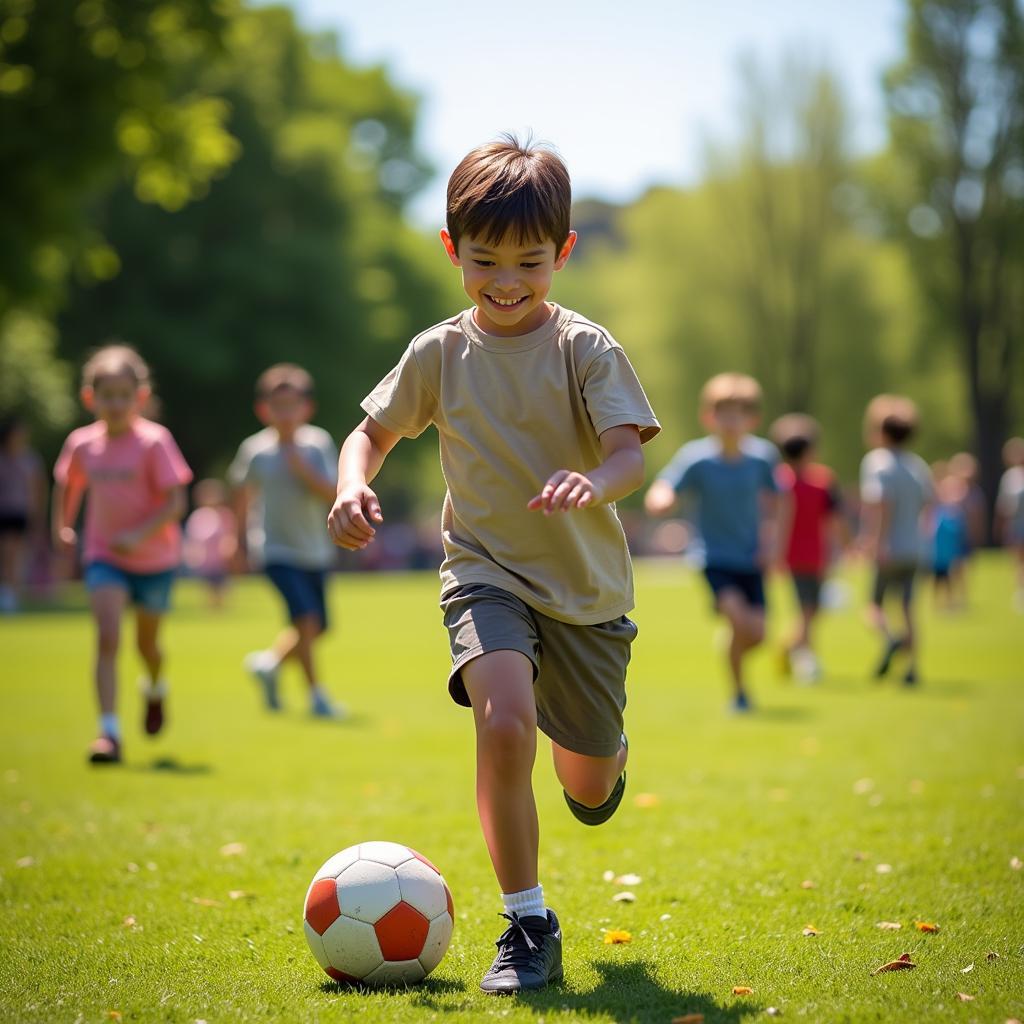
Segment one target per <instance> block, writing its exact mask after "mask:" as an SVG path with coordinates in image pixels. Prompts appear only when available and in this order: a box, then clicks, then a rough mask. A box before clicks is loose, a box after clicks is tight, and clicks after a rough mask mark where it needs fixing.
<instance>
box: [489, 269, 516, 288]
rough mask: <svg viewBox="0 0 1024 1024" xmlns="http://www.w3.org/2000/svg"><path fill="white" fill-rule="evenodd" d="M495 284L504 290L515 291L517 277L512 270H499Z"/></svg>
mask: <svg viewBox="0 0 1024 1024" xmlns="http://www.w3.org/2000/svg"><path fill="white" fill-rule="evenodd" d="M494 283H495V286H496V287H497V288H499V289H500V290H501V291H504V292H511V291H515V290H516V288H517V287H518V285H519V279H518V278H517V276H516V274H515V273H514V272H512V271H499V273H498V276H497V279H496V280H495V282H494Z"/></svg>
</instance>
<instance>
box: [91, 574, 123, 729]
mask: <svg viewBox="0 0 1024 1024" xmlns="http://www.w3.org/2000/svg"><path fill="white" fill-rule="evenodd" d="M89 601H90V604H91V605H92V617H93V619H94V620H95V622H96V664H95V681H96V697H97V701H98V703H99V706H100V711H101V712H102V713H103V714H113V713H114V710H115V706H116V703H117V649H118V645H119V644H120V640H121V615H122V614H123V612H124V608H125V605H126V604H127V601H128V592H127V591H126V590H125V589H124V588H122V587H119V586H116V585H112V584H107V585H103V586H97V587H96V588H95V589H92V590H90V593H89Z"/></svg>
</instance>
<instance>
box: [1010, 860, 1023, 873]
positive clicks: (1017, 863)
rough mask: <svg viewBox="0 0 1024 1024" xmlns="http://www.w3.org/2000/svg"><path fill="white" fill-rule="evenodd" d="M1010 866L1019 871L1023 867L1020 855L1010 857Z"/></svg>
mask: <svg viewBox="0 0 1024 1024" xmlns="http://www.w3.org/2000/svg"><path fill="white" fill-rule="evenodd" d="M1010 867H1011V868H1013V870H1014V871H1020V869H1021V868H1024V860H1021V859H1020V857H1011V858H1010Z"/></svg>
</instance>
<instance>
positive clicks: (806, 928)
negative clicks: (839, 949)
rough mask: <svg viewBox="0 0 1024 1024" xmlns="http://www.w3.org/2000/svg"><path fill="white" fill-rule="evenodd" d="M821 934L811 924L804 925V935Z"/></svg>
mask: <svg viewBox="0 0 1024 1024" xmlns="http://www.w3.org/2000/svg"><path fill="white" fill-rule="evenodd" d="M820 934H821V932H820V931H818V929H817V928H815V927H814V925H813V924H805V925H804V935H820Z"/></svg>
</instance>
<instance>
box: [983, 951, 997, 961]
mask: <svg viewBox="0 0 1024 1024" xmlns="http://www.w3.org/2000/svg"><path fill="white" fill-rule="evenodd" d="M985 959H986V960H998V959H999V954H998V953H997V952H996V951H995V950H994V949H993V950H990V951H989V952H988V953H986V954H985Z"/></svg>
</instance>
